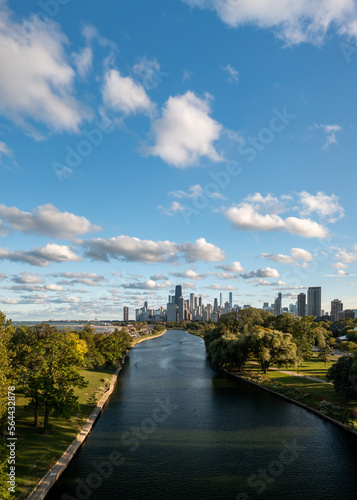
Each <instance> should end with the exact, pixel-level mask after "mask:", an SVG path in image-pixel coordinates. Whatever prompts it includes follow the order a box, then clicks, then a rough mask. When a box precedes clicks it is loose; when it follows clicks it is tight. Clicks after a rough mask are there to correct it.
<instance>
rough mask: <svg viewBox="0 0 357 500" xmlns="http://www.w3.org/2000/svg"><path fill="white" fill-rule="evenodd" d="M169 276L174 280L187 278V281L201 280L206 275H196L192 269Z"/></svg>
mask: <svg viewBox="0 0 357 500" xmlns="http://www.w3.org/2000/svg"><path fill="white" fill-rule="evenodd" d="M169 274H170V276H174V277H175V278H187V279H189V280H203V279H204V278H205V277H206V275H205V274H200V273H196V271H193V270H192V269H188V270H187V271H183V272H182V273H169Z"/></svg>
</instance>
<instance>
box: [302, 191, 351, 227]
mask: <svg viewBox="0 0 357 500" xmlns="http://www.w3.org/2000/svg"><path fill="white" fill-rule="evenodd" d="M299 196H300V203H301V204H302V206H303V209H302V211H301V215H303V216H309V215H311V214H313V213H316V214H317V215H319V216H320V217H323V218H325V219H327V220H328V222H331V223H333V222H336V221H337V220H339V219H341V218H342V217H343V216H344V209H343V208H342V207H341V205H340V204H339V199H338V197H337V196H336V195H335V194H332V195H331V196H328V195H326V194H325V193H324V192H323V191H319V192H318V193H317V194H316V196H314V195H312V194H310V193H308V192H307V191H302V192H301V193H299Z"/></svg>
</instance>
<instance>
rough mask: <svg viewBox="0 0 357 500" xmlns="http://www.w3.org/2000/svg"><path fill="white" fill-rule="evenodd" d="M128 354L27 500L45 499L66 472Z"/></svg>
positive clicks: (100, 409) (113, 386)
mask: <svg viewBox="0 0 357 500" xmlns="http://www.w3.org/2000/svg"><path fill="white" fill-rule="evenodd" d="M165 332H166V330H165V331H164V332H162V333H160V334H158V335H153V336H150V337H149V336H148V337H146V338H144V339H140V340H138V341H137V342H136V344H135V345H134V346H133V347H132V348H131V349H133V348H134V347H135V346H136V345H137V344H140V343H141V342H145V341H146V340H150V339H154V338H157V337H161V336H162V335H164V333H165ZM128 352H129V351H127V353H126V354H125V355H124V357H123V360H122V365H121V366H119V367H118V369H117V370H116V372H115V373H114V375H113V376H112V378H111V381H110V384H109V387H108V390H107V391H106V392H105V393H104V394H103V396H102V397H101V398H100V400H99V401H98V402H97V404H96V407H95V409H94V410H93V411H92V413H91V414H90V416H89V417H88V419H87V421H86V423H85V424H84V426H83V427H82V429H81V431H80V432H79V433H78V435H77V437H76V439H75V440H74V441H73V442H72V443H71V444H70V446H69V447H68V448H67V450H66V451H65V452H64V453H63V455H62V456H61V458H60V459H59V460H58V461H57V462H56V464H55V465H54V466H53V467H52V468H51V469H50V470H49V471H48V472H47V473H46V474H45V476H43V478H42V479H40V480H39V482H38V483H37V485H36V487H35V489H34V490H33V491H32V492H31V493H30V495H29V496H28V497H27V500H43V499H44V498H46V496H47V495H48V492H49V491H50V489H51V488H52V486H53V485H54V484H55V482H56V481H57V480H58V478H59V477H60V476H61V474H62V473H63V472H64V471H65V470H66V468H67V467H68V465H69V463H70V462H71V460H72V459H73V457H74V456H75V455H76V454H77V453H78V451H79V449H80V448H81V446H82V445H83V443H84V442H85V440H86V439H87V438H88V436H89V434H90V433H91V431H92V429H93V426H94V425H95V423H96V422H97V420H98V418H99V417H100V415H101V413H102V411H103V408H104V406H105V405H106V404H107V402H108V400H109V398H110V396H111V395H112V393H113V391H114V388H115V385H116V383H117V380H118V376H119V374H120V372H121V370H122V369H123V363H124V361H125V358H126V357H127V354H128Z"/></svg>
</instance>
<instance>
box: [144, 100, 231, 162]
mask: <svg viewBox="0 0 357 500" xmlns="http://www.w3.org/2000/svg"><path fill="white" fill-rule="evenodd" d="M210 112H211V107H210V103H209V98H208V97H206V99H200V98H199V97H197V96H196V95H195V94H194V93H193V92H190V91H188V92H186V94H184V95H179V96H175V97H170V98H169V99H168V101H167V102H166V104H165V106H164V107H163V110H162V116H161V118H159V119H157V120H155V121H154V122H153V124H152V133H153V136H154V138H155V145H154V146H153V147H150V148H148V152H149V154H151V155H154V156H159V157H160V158H161V159H162V160H163V161H165V162H166V163H168V164H170V165H174V166H175V167H178V168H185V167H188V166H192V165H195V164H197V163H198V161H199V159H200V158H201V157H207V158H209V159H210V160H212V161H215V162H217V161H222V157H221V156H220V155H219V154H218V153H217V151H216V150H215V148H214V146H213V143H214V142H215V141H217V139H219V137H220V135H221V132H222V125H221V124H219V123H218V122H216V121H215V120H213V118H211V117H210V116H209V115H210Z"/></svg>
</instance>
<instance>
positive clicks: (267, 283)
mask: <svg viewBox="0 0 357 500" xmlns="http://www.w3.org/2000/svg"><path fill="white" fill-rule="evenodd" d="M251 283H255V285H254V286H284V285H286V283H285V282H284V281H282V280H279V281H266V280H263V279H261V278H259V279H257V280H253V281H251Z"/></svg>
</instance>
